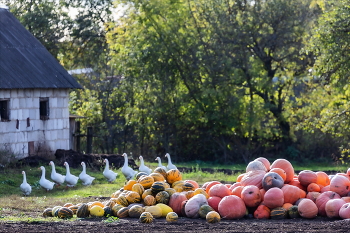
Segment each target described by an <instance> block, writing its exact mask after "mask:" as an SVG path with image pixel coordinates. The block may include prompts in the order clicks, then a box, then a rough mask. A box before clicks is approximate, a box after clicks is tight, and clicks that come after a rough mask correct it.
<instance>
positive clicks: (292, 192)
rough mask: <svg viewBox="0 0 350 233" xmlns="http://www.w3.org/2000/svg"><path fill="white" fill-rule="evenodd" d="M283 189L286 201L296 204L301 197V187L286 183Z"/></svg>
mask: <svg viewBox="0 0 350 233" xmlns="http://www.w3.org/2000/svg"><path fill="white" fill-rule="evenodd" d="M281 190H282V191H283V197H284V202H287V203H291V204H294V203H295V202H296V201H297V200H298V199H299V198H300V190H301V189H300V188H298V187H296V186H293V185H289V184H285V185H284V186H283V187H282V188H281Z"/></svg>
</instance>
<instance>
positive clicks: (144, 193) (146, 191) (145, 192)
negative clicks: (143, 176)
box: [141, 189, 153, 199]
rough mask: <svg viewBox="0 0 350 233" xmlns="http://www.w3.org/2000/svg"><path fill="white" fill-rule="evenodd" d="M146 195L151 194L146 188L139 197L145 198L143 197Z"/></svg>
mask: <svg viewBox="0 0 350 233" xmlns="http://www.w3.org/2000/svg"><path fill="white" fill-rule="evenodd" d="M147 195H153V193H152V190H151V189H146V190H145V191H144V192H143V193H142V196H141V198H142V199H145V197H146V196H147Z"/></svg>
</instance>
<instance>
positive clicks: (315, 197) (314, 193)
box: [306, 192, 321, 203]
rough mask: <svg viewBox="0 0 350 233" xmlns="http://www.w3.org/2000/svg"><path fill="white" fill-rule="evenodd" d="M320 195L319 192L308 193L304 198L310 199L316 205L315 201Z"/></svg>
mask: <svg viewBox="0 0 350 233" xmlns="http://www.w3.org/2000/svg"><path fill="white" fill-rule="evenodd" d="M320 195H321V193H320V192H308V193H307V194H306V198H308V199H310V200H311V201H313V202H315V203H316V199H317V198H318V196H320Z"/></svg>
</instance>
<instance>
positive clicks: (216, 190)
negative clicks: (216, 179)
mask: <svg viewBox="0 0 350 233" xmlns="http://www.w3.org/2000/svg"><path fill="white" fill-rule="evenodd" d="M208 194H209V196H210V197H213V196H217V197H221V198H223V197H225V196H228V195H231V191H230V189H229V188H227V186H226V185H224V184H216V185H213V186H212V187H211V188H210V190H209V193H208Z"/></svg>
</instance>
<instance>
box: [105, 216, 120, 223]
mask: <svg viewBox="0 0 350 233" xmlns="http://www.w3.org/2000/svg"><path fill="white" fill-rule="evenodd" d="M118 221H119V218H118V217H114V216H109V217H108V218H107V219H105V220H102V222H105V223H112V222H118Z"/></svg>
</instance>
